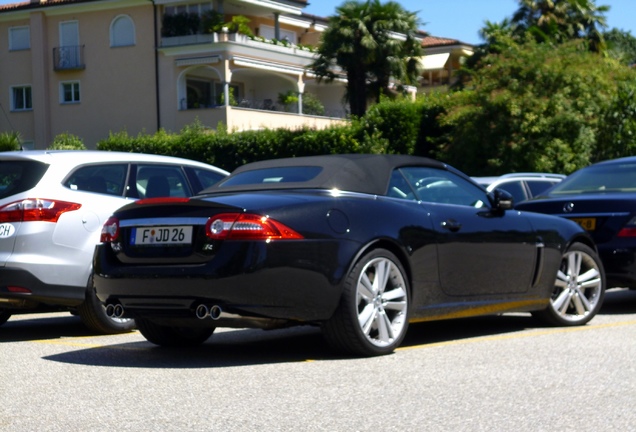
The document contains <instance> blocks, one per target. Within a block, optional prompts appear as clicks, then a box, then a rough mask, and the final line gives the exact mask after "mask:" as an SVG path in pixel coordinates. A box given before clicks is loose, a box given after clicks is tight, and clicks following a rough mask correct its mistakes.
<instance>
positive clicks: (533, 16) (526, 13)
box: [511, 0, 610, 52]
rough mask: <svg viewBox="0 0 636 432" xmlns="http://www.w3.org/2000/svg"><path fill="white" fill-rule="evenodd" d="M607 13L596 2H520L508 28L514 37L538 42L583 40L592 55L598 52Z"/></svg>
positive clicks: (602, 46) (584, 0) (589, 0)
mask: <svg viewBox="0 0 636 432" xmlns="http://www.w3.org/2000/svg"><path fill="white" fill-rule="evenodd" d="M609 9H610V8H609V6H597V5H596V3H595V0H519V9H517V11H516V12H515V13H514V15H513V16H512V20H511V24H512V25H513V28H514V32H515V34H517V35H525V34H528V33H529V34H532V35H533V37H534V38H535V40H536V41H537V42H555V43H563V42H567V41H570V40H573V39H583V40H586V41H587V42H588V43H589V48H590V50H591V51H595V52H600V51H603V50H604V46H605V42H604V39H603V33H602V29H604V28H606V27H607V19H606V18H605V13H607V12H608V11H609Z"/></svg>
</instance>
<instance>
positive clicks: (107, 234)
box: [99, 216, 119, 243]
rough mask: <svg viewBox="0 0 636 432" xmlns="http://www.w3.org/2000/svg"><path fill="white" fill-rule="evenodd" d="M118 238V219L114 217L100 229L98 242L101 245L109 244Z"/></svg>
mask: <svg viewBox="0 0 636 432" xmlns="http://www.w3.org/2000/svg"><path fill="white" fill-rule="evenodd" d="M117 237H119V219H117V218H116V217H114V216H111V217H109V218H108V220H107V221H106V223H104V226H103V227H102V234H101V236H100V237H99V241H100V242H102V243H111V242H114V241H115V240H117Z"/></svg>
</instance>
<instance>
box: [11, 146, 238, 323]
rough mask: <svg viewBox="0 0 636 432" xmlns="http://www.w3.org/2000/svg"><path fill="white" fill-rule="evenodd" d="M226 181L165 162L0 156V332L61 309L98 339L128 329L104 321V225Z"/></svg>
mask: <svg viewBox="0 0 636 432" xmlns="http://www.w3.org/2000/svg"><path fill="white" fill-rule="evenodd" d="M226 175H228V172H227V171H224V170H222V169H220V168H217V167H214V166H211V165H207V164H204V163H200V162H195V161H191V160H187V159H180V158H174V157H168V156H159V155H150V154H138V153H124V152H108V151H89V150H80V151H37V150H34V151H16V152H0V324H3V323H4V322H6V321H7V319H9V317H10V316H11V315H12V314H16V313H29V312H34V311H42V310H51V309H53V310H57V309H66V310H71V311H73V312H77V313H78V314H79V315H80V317H81V318H82V321H83V322H84V323H85V324H86V325H87V326H88V327H89V328H90V329H92V330H94V331H97V332H100V333H117V332H122V331H128V330H130V329H132V328H133V326H134V321H132V320H128V319H113V318H110V317H108V316H107V315H106V313H105V309H104V307H103V306H102V305H101V304H100V303H99V302H98V301H97V299H96V297H95V294H94V291H93V289H92V277H91V275H92V258H93V252H94V250H95V245H96V244H97V243H98V242H99V238H100V234H101V228H102V225H103V224H104V222H105V221H106V219H108V217H109V216H110V215H111V214H112V213H113V212H114V211H115V210H116V209H118V208H119V207H121V206H123V205H125V204H127V203H129V202H131V201H134V200H138V199H142V198H152V197H167V196H169V197H189V196H192V195H195V194H197V193H198V192H199V191H201V190H202V189H205V188H207V187H209V186H211V185H212V184H214V183H216V182H217V181H219V180H221V179H222V178H224V177H225V176H226Z"/></svg>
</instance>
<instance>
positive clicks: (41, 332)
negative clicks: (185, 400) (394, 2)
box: [0, 290, 636, 369]
mask: <svg viewBox="0 0 636 432" xmlns="http://www.w3.org/2000/svg"><path fill="white" fill-rule="evenodd" d="M630 313H636V291H629V290H611V291H609V292H607V293H606V297H605V302H604V304H603V308H602V309H601V311H600V314H608V315H611V314H630ZM537 327H543V325H542V324H541V323H540V322H538V321H537V320H535V319H533V318H532V317H531V316H530V314H505V315H502V316H484V317H475V318H462V319H452V320H444V321H431V322H422V323H415V324H411V325H410V327H409V331H408V333H407V335H406V338H405V340H404V341H403V343H402V345H401V347H402V348H409V347H422V348H426V346H427V345H434V344H438V343H442V342H457V341H461V340H468V339H473V338H479V337H484V336H496V335H501V334H511V333H515V332H521V331H523V330H526V329H532V328H537ZM121 336H122V335H116V336H104V338H113V337H114V338H117V340H119V338H120V337H121ZM131 337H134V339H135V340H134V341H131V340H130V338H131ZM52 339H64V340H67V341H71V342H70V343H69V346H71V347H72V349H71V350H68V351H66V352H63V353H59V354H54V355H50V356H46V357H44V359H47V360H51V361H56V362H63V363H71V364H82V365H92V366H106V367H126V368H131V367H133V368H176V369H191V368H211V367H217V368H221V367H237V366H251V365H258V364H275V363H289V362H305V361H340V360H344V361H346V360H352V359H354V358H353V357H350V356H346V355H341V354H339V353H337V352H335V351H334V350H332V349H331V348H330V346H329V345H328V344H327V342H326V341H325V340H324V338H323V337H322V334H321V332H320V329H319V328H317V327H310V326H303V327H292V328H286V329H279V330H258V329H236V330H227V329H222V330H219V331H217V332H216V333H215V334H214V335H213V336H212V337H211V338H210V339H209V340H208V341H206V342H205V343H204V344H202V345H200V346H198V347H192V348H165V347H157V346H155V345H153V344H151V343H149V342H147V341H145V340H140V335H139V334H138V333H134V334H133V335H132V336H129V338H128V340H126V341H125V342H121V343H111V342H112V339H103V344H102V343H100V341H101V337H100V335H96V334H93V333H91V332H90V331H89V330H87V329H86V328H85V327H84V326H83V325H82V323H81V321H80V320H79V318H77V317H74V316H70V315H60V316H59V317H54V318H47V319H44V318H33V319H28V320H25V319H23V320H20V321H17V322H15V323H12V322H11V321H9V322H8V323H6V324H5V325H4V326H3V327H1V328H0V343H2V342H10V341H29V340H32V341H36V340H52ZM74 339H77V340H78V342H79V341H85V340H88V341H91V343H90V344H87V345H88V347H87V348H80V349H77V346H76V345H77V344H73V343H72V341H73V340H74Z"/></svg>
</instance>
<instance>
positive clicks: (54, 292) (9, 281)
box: [0, 267, 86, 309]
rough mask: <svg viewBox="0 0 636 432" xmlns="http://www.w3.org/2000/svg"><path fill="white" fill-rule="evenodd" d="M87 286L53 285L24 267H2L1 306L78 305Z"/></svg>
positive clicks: (6, 307) (0, 284)
mask: <svg viewBox="0 0 636 432" xmlns="http://www.w3.org/2000/svg"><path fill="white" fill-rule="evenodd" d="M85 298H86V287H75V286H65V285H51V284H47V283H45V282H42V281H41V280H40V279H38V278H37V277H36V276H34V275H33V274H32V273H31V272H29V271H27V270H24V269H13V268H7V267H3V268H0V308H5V309H33V308H36V307H38V306H39V305H40V304H46V305H55V306H69V307H73V306H78V305H79V304H81V303H82V302H83V301H84V299H85Z"/></svg>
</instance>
